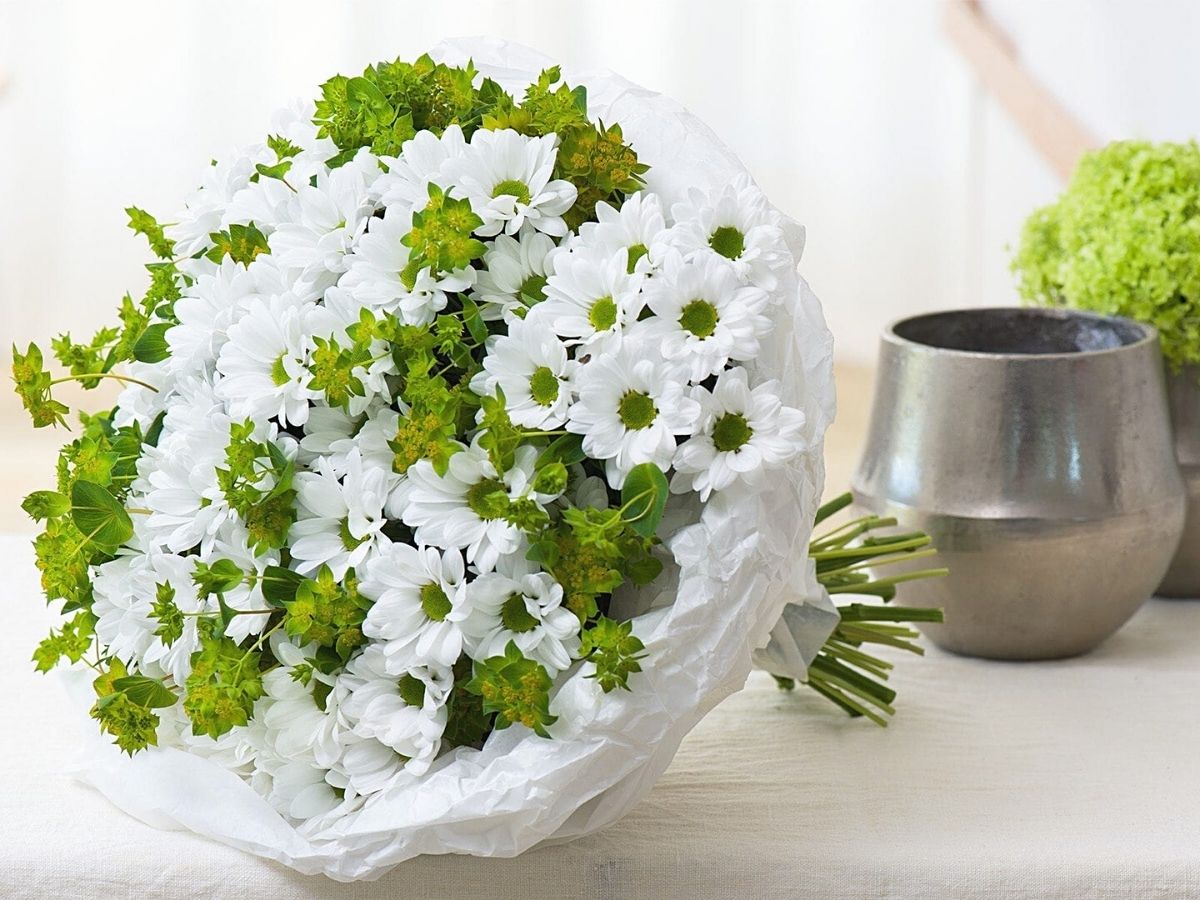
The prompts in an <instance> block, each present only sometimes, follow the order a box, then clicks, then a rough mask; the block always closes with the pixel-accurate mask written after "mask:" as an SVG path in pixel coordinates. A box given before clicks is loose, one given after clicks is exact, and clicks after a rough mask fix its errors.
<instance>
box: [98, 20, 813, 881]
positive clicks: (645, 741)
mask: <svg viewBox="0 0 1200 900" xmlns="http://www.w3.org/2000/svg"><path fill="white" fill-rule="evenodd" d="M433 56H434V57H435V58H437V59H440V60H444V61H446V62H448V63H455V64H463V63H465V62H466V61H467V60H468V59H473V60H474V62H475V65H476V67H477V68H478V69H479V70H480V71H481V72H482V73H483V74H484V75H487V76H490V77H492V78H495V79H496V80H497V81H499V82H500V83H501V84H502V85H503V86H504V87H506V88H508V89H509V90H511V91H514V92H516V93H520V92H522V91H523V90H524V87H525V85H527V84H529V83H530V82H531V81H532V80H533V79H534V78H535V77H536V75H537V73H538V72H539V71H540V70H541V69H543V68H545V67H547V66H549V65H551V61H549V60H547V59H545V58H544V57H542V56H541V55H539V54H537V53H535V52H533V51H531V50H528V49H527V48H524V47H521V46H518V45H514V44H509V43H506V42H500V41H491V40H479V39H475V40H463V41H452V42H447V43H444V44H441V45H439V47H438V48H437V49H436V50H435V51H434V52H433ZM564 77H565V78H566V80H567V81H568V82H569V83H571V84H584V85H586V86H587V89H588V106H589V111H590V114H591V116H592V118H593V119H600V120H602V121H603V122H605V123H612V122H619V123H620V124H621V127H622V129H623V131H624V134H625V137H626V139H627V140H629V141H631V143H632V144H633V146H634V148H635V149H636V150H637V152H638V156H639V158H640V159H641V160H642V161H644V162H646V163H648V164H649V165H650V171H649V173H648V175H647V188H648V189H649V190H652V191H655V192H657V193H659V194H660V195H661V196H662V198H663V201H664V208H670V205H671V204H672V203H674V202H676V201H678V200H680V199H682V198H683V197H684V196H685V195H686V193H687V190H688V189H689V188H691V187H698V188H702V189H705V190H710V189H719V188H721V187H722V186H723V185H725V184H727V183H729V182H730V181H732V180H733V178H734V177H735V176H736V175H738V174H741V173H743V172H744V171H745V169H744V167H743V166H742V164H741V163H740V162H739V161H738V160H737V158H736V157H735V156H734V155H733V154H732V153H731V152H730V151H729V150H728V149H727V148H726V147H725V146H724V145H723V144H722V143H721V142H720V141H719V140H718V139H717V138H716V136H715V135H714V134H713V133H712V132H711V131H710V130H709V129H708V127H707V126H705V125H704V124H703V123H702V122H700V121H699V120H698V119H696V118H695V117H694V116H692V115H691V114H690V113H688V112H687V111H686V110H684V109H683V108H682V107H681V106H679V105H678V104H677V103H675V102H673V101H671V100H669V99H667V98H666V97H663V96H661V95H659V94H655V93H653V92H652V91H648V90H645V89H644V88H640V87H638V86H636V85H634V84H631V83H630V82H628V81H626V80H625V79H623V78H621V77H619V76H617V75H613V74H611V73H608V72H599V73H587V72H574V71H571V70H570V69H566V70H564ZM788 238H789V244H790V245H791V249H792V252H793V254H794V255H795V257H796V258H797V259H799V257H800V253H801V251H802V249H803V244H804V232H803V230H802V229H801V228H800V227H798V226H795V225H789V230H788ZM793 288H794V289H789V290H788V293H789V294H791V295H793V296H794V301H793V302H791V303H785V304H783V305H782V306H781V307H780V308H779V310H778V312H777V313H776V319H777V323H776V324H777V327H776V328H775V330H774V332H773V334H772V336H771V337H770V338H769V339H767V340H766V341H765V342H764V350H763V353H762V356H761V358H760V359H759V360H758V361H757V363H756V365H755V368H756V370H757V374H758V376H759V377H761V378H778V379H779V380H780V381H781V383H782V384H783V387H784V391H783V400H784V402H785V403H787V404H789V405H791V406H794V407H796V408H798V409H800V410H803V412H804V414H805V416H806V419H807V427H806V432H805V437H804V440H805V449H804V453H803V454H801V455H800V456H799V457H798V458H797V460H796V461H795V462H794V463H793V464H792V465H791V466H790V467H789V468H787V469H784V470H781V471H779V472H777V473H773V474H772V483H771V485H770V488H769V489H768V490H766V491H764V492H762V493H760V494H758V495H757V496H754V497H752V498H748V499H747V498H743V499H740V500H737V501H730V500H728V499H727V498H725V497H722V496H721V495H719V494H718V495H715V496H714V497H713V499H712V500H711V501H710V502H709V503H708V504H707V505H706V506H705V507H704V509H703V512H702V514H701V516H700V518H699V521H698V522H697V521H695V519H696V516H695V510H694V507H693V509H692V510H691V512H692V515H691V516H690V522H691V524H683V525H682V526H679V525H676V526H675V527H674V528H672V526H671V522H670V520H669V519H668V520H667V521H665V522H664V528H663V529H662V531H661V533H662V534H663V535H665V536H666V543H667V546H668V547H669V549H670V551H671V553H672V554H673V555H674V559H675V562H676V563H677V567H674V566H669V567H668V572H667V573H665V575H664V578H663V579H662V580H663V582H664V584H665V585H667V586H668V587H664V586H663V585H656V586H655V587H653V588H651V589H650V591H651V593H652V594H653V596H652V597H646V596H633V597H626V598H620V599H619V602H620V603H622V604H623V605H624V606H626V607H627V608H628V609H627V610H624V611H628V612H638V611H639V610H644V611H643V612H641V614H640V615H638V616H637V618H636V620H635V626H634V627H635V633H636V634H637V635H638V636H639V637H640V638H641V639H642V640H643V641H644V642H645V644H646V650H647V653H648V657H647V659H646V660H645V661H644V662H643V667H644V672H643V673H642V674H641V675H635V676H634V677H633V678H632V679H631V687H632V691H628V692H627V691H619V690H618V691H614V692H612V693H610V694H603V693H601V691H600V690H599V688H598V687H597V686H596V682H595V680H594V679H590V678H587V677H585V676H586V674H587V669H588V667H586V666H580V665H577V666H576V667H575V668H574V669H572V670H569V671H568V672H567V673H565V674H564V676H562V677H561V678H560V679H559V683H558V685H557V690H556V693H555V694H554V696H553V700H552V704H551V710H552V712H554V713H555V714H556V715H557V716H558V721H557V722H556V723H555V725H554V726H553V727H552V728H551V733H552V735H553V739H552V740H547V739H545V738H541V737H538V736H536V735H534V734H533V732H531V731H529V730H528V729H526V728H524V727H522V726H513V727H510V728H508V729H506V730H504V731H497V732H495V733H493V734H492V735H491V736H490V737H489V738H488V741H487V743H486V745H485V746H484V747H483V749H482V750H474V749H470V748H459V749H457V750H455V751H452V752H451V753H449V754H447V755H445V756H444V757H442V758H441V759H440V760H439V761H438V762H437V763H436V764H435V765H434V767H433V768H432V769H431V770H430V771H429V772H428V773H427V774H426V775H425V776H424V777H422V778H419V779H417V778H414V779H412V780H411V781H406V782H403V783H400V784H397V785H396V786H394V787H393V788H391V789H390V790H387V791H385V792H384V793H382V794H380V795H378V796H377V797H376V798H375V799H374V800H373V801H372V802H371V803H369V804H368V805H367V806H365V807H364V808H362V809H361V810H359V811H358V812H355V813H352V814H350V815H347V816H344V817H342V818H340V819H338V820H336V821H334V822H332V823H308V824H306V825H305V826H304V827H302V828H297V827H295V826H293V825H292V824H290V823H289V822H287V821H286V820H285V819H284V818H282V817H281V816H280V815H279V814H278V813H277V812H275V810H274V809H273V808H272V807H271V806H270V805H269V804H268V803H267V801H266V800H264V799H263V798H262V797H260V796H259V795H258V794H257V793H255V791H254V790H252V789H251V787H250V786H249V785H248V784H246V783H245V782H243V781H242V780H241V779H240V778H239V777H238V776H237V775H236V774H234V773H233V772H231V771H229V770H227V769H225V768H223V767H221V766H220V765H218V764H216V763H214V762H210V761H208V760H206V759H204V758H202V757H200V756H195V755H192V754H189V753H186V752H183V751H181V750H177V749H171V748H151V749H150V750H148V751H145V752H142V753H139V754H137V755H136V756H134V757H133V758H127V757H126V756H124V755H123V754H121V753H120V752H119V751H118V750H117V749H116V748H115V747H113V746H112V745H111V744H109V743H108V741H107V740H106V739H105V738H103V737H101V736H99V735H98V734H96V733H95V732H94V731H93V730H89V732H88V733H89V737H88V738H87V741H88V745H87V747H86V748H85V751H84V754H83V758H82V761H81V764H80V770H79V776H80V777H81V779H82V780H84V781H85V782H87V783H89V784H91V785H93V786H94V787H95V788H96V789H97V790H99V791H100V792H101V793H102V794H104V795H105V796H106V797H107V798H108V799H109V800H110V801H111V802H112V803H114V804H115V805H116V806H118V807H120V808H121V809H123V810H124V811H126V812H127V813H129V814H131V815H133V816H135V817H137V818H139V819H141V820H143V821H145V822H147V823H148V824H150V825H153V826H155V827H159V828H167V829H179V828H186V829H189V830H191V831H194V832H196V833H198V834H201V835H205V836H207V837H209V838H212V839H214V840H217V841H221V842H222V843H225V844H229V845H231V846H234V847H238V848H241V849H242V850H245V851H248V852H250V853H255V854H258V855H260V856H265V857H270V858H272V859H276V860H279V861H280V862H282V863H284V864H285V865H288V866H291V867H292V868H295V869H298V870H299V871H301V872H305V873H310V874H313V873H324V874H325V875H328V876H329V877H331V878H334V879H337V880H339V881H350V880H356V879H372V878H377V877H378V876H379V875H381V874H382V873H383V872H385V871H387V870H388V869H389V868H391V867H392V866H395V865H396V864H397V863H400V862H402V861H403V860H406V859H409V858H411V857H414V856H417V855H419V854H426V853H431V854H432V853H466V854H472V855H476V856H515V855H516V854H518V853H522V852H524V851H525V850H528V849H530V848H532V847H534V846H536V845H537V844H540V843H543V842H547V841H552V842H558V841H565V840H569V839H572V838H576V837H580V836H582V835H585V834H589V833H591V832H594V831H596V830H598V829H600V828H604V827H605V826H607V825H610V824H612V823H613V822H615V821H616V820H617V819H619V818H620V817H621V816H622V815H624V814H625V813H626V812H628V811H629V809H630V808H631V807H632V806H633V805H634V804H636V803H637V802H638V801H639V800H641V799H642V798H643V797H644V796H645V795H646V794H647V792H648V791H649V790H650V788H651V786H652V785H653V784H654V781H655V780H656V779H657V778H658V776H659V775H660V774H661V773H662V772H663V770H665V769H666V768H667V765H668V764H669V763H670V761H671V758H672V757H673V756H674V755H675V751H676V750H677V748H678V747H679V743H680V741H681V740H682V739H683V737H684V735H686V734H687V733H688V731H690V730H691V729H692V727H694V726H695V725H696V723H697V722H699V721H700V719H701V718H702V717H703V716H704V715H705V714H706V713H707V712H708V711H709V710H710V709H712V707H714V706H715V705H716V704H717V703H719V702H720V701H721V700H723V699H724V698H725V697H727V696H729V695H730V694H732V693H733V692H735V691H737V690H740V689H741V688H742V687H743V685H744V684H745V681H746V677H747V675H748V674H749V672H750V668H751V660H752V658H753V660H754V661H755V662H756V663H757V664H758V665H760V666H762V667H765V668H769V669H770V670H771V671H773V672H775V673H778V674H790V675H793V676H795V677H803V675H804V671H805V666H806V665H807V664H808V663H809V662H810V661H811V660H812V657H813V655H814V654H815V653H816V651H817V650H818V649H819V648H820V646H821V644H822V643H823V642H824V640H825V638H826V637H827V636H828V634H829V632H830V630H831V629H832V627H833V625H834V624H835V623H836V621H837V614H836V612H834V610H833V605H832V603H830V601H829V598H828V596H827V595H826V594H825V593H824V591H823V590H822V589H821V587H820V586H819V585H818V584H817V582H816V578H815V575H814V569H813V566H812V563H811V561H809V560H808V558H807V552H806V551H807V546H808V541H809V538H810V531H811V527H812V520H813V515H814V512H815V510H816V507H817V504H818V502H819V498H820V495H821V489H822V486H823V482H824V467H823V463H822V459H821V451H822V439H823V436H824V433H825V429H826V427H827V425H828V424H829V422H830V420H831V419H832V417H833V410H834V391H833V376H832V366H831V354H832V343H833V342H832V337H831V335H830V333H829V330H828V329H827V328H826V326H825V323H824V319H823V317H822V315H821V308H820V305H819V303H818V301H817V298H816V297H815V296H814V295H813V293H812V292H811V291H810V290H809V288H808V285H807V284H806V283H805V282H804V280H803V279H801V278H800V277H799V276H798V275H797V276H795V278H794V285H793ZM672 505H675V503H674V501H673V504H672ZM679 505H680V506H682V507H684V509H683V510H682V511H679V510H676V512H675V515H674V519H675V521H676V522H677V523H678V522H679V521H680V518H681V517H682V518H683V519H684V520H685V521H687V520H689V517H688V515H687V514H688V510H687V509H686V502H680V504H679ZM785 606H786V614H785ZM768 643H769V646H767V645H768ZM82 684H83V686H84V691H83V693H84V694H87V693H90V692H89V691H88V690H87V688H86V679H83V681H82ZM85 702H88V703H90V699H86V700H85Z"/></svg>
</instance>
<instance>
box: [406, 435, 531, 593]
mask: <svg viewBox="0 0 1200 900" xmlns="http://www.w3.org/2000/svg"><path fill="white" fill-rule="evenodd" d="M536 460H537V449H536V448H534V447H532V446H529V445H525V446H522V447H518V448H517V452H516V460H515V462H514V464H513V467H512V468H511V469H509V470H508V471H507V472H504V473H499V472H497V471H496V468H495V466H493V465H492V461H491V460H490V459H489V458H488V455H487V451H486V450H484V449H483V448H482V447H480V446H479V441H478V438H477V439H476V440H475V441H473V442H472V443H471V446H469V447H463V448H462V449H461V450H460V451H458V452H457V453H455V454H454V455H453V456H451V457H450V464H449V468H448V469H447V470H446V474H445V475H444V476H443V475H438V474H437V472H435V471H434V469H433V464H432V463H430V461H429V460H427V459H422V460H420V461H418V462H417V463H416V464H414V465H413V466H411V467H410V468H409V470H408V478H407V480H406V481H405V482H404V484H403V485H401V487H400V489H399V491H398V497H399V499H398V500H397V505H398V506H400V508H401V510H402V517H403V519H404V524H405V525H408V526H410V527H411V528H414V529H416V531H415V539H416V541H417V543H419V544H431V545H433V546H435V547H442V548H444V549H449V548H451V547H457V548H463V549H465V550H466V555H467V561H468V562H471V563H474V564H475V567H476V568H477V569H478V570H479V571H481V572H488V571H491V570H492V569H493V568H495V566H496V561H497V560H498V559H499V558H500V556H501V555H502V554H506V553H515V552H516V551H517V550H518V548H520V547H521V545H522V542H523V535H522V532H521V529H519V528H518V527H517V526H516V525H513V524H512V523H511V522H509V521H508V520H507V519H505V518H504V517H503V516H502V515H501V514H500V513H499V512H498V511H497V505H496V502H495V501H496V499H497V498H498V497H500V495H503V496H505V497H507V498H509V499H515V498H517V497H523V496H527V495H528V496H531V497H533V498H534V499H535V500H537V501H538V502H539V503H547V502H549V501H550V499H552V498H549V497H547V496H545V495H542V494H537V493H534V492H533V487H532V486H533V479H534V475H535V472H534V463H535V462H536Z"/></svg>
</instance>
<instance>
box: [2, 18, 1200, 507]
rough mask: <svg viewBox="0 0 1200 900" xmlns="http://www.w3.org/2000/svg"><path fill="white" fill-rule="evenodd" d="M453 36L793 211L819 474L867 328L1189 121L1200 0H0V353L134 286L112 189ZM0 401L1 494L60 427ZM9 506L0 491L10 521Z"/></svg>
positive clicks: (193, 174)
mask: <svg viewBox="0 0 1200 900" xmlns="http://www.w3.org/2000/svg"><path fill="white" fill-rule="evenodd" d="M464 34H492V35H497V36H501V37H506V38H510V39H513V40H517V41H520V42H522V43H525V44H528V45H530V46H533V47H535V48H537V49H539V50H541V51H543V52H544V53H546V54H548V55H550V56H552V57H555V58H557V59H559V60H561V61H563V62H565V63H568V64H571V65H574V66H577V67H581V68H611V69H614V70H617V71H619V72H621V73H622V74H624V75H625V76H627V77H628V78H630V79H631V80H633V81H636V82H640V83H642V84H644V85H646V86H648V87H650V88H653V89H655V90H659V91H663V92H666V93H668V94H670V95H672V96H674V97H675V98H676V99H678V100H679V101H681V102H682V103H684V104H685V105H686V106H688V107H690V108H691V109H692V110H693V111H694V112H696V113H697V114H698V115H700V116H701V117H702V118H703V119H705V120H706V121H707V122H708V123H709V124H710V125H711V126H712V127H713V128H714V129H715V130H716V131H717V133H718V134H720V135H721V136H722V138H723V139H724V140H725V141H727V142H728V143H729V144H730V145H731V146H732V147H733V149H734V150H735V151H736V152H737V153H738V154H739V155H740V156H741V158H742V159H743V160H744V161H745V163H746V165H747V166H748V167H749V169H750V170H751V172H753V174H754V175H755V177H756V178H757V180H758V181H759V183H760V184H761V186H762V187H763V188H764V190H765V191H766V192H767V194H768V196H769V197H770V198H771V199H772V200H773V201H774V203H775V204H776V205H777V206H779V207H780V208H781V209H782V210H784V211H785V212H786V213H788V214H789V215H791V216H792V217H794V218H795V219H797V220H798V221H800V222H802V223H803V224H804V225H806V226H807V229H808V245H807V249H806V251H805V256H804V259H803V260H802V263H801V271H802V272H803V274H804V275H805V276H806V277H807V278H808V279H809V281H810V282H811V284H812V285H813V287H814V288H815V290H816V291H817V294H818V295H819V296H820V297H821V299H822V301H823V303H824V307H825V314H826V317H827V318H828V320H829V324H830V327H831V328H832V330H833V332H834V335H835V338H836V341H837V354H838V362H839V386H840V393H841V409H842V412H841V415H840V418H839V422H838V425H837V428H836V430H835V432H834V434H833V436H832V438H831V444H830V452H829V459H830V483H831V486H832V487H834V488H836V489H840V488H841V486H842V485H844V484H845V482H846V479H847V478H848V477H849V472H850V470H851V468H852V466H853V464H854V462H855V457H856V455H857V440H858V438H859V436H860V433H861V424H862V421H863V420H864V419H865V417H866V413H867V407H868V405H869V393H870V390H869V389H870V380H871V375H870V365H871V362H872V359H873V357H874V353H875V343H876V336H877V334H878V331H879V329H880V328H881V327H882V326H883V325H885V324H886V323H887V322H889V321H891V320H892V319H895V318H897V317H899V316H902V315H905V314H907V313H912V312H918V311H922V310H927V309H931V308H939V307H942V308H945V307H956V306H965V305H1007V304H1011V303H1014V302H1016V298H1015V294H1014V291H1013V289H1012V280H1011V277H1010V275H1009V272H1008V250H1007V247H1008V245H1009V244H1011V243H1013V242H1015V240H1016V238H1017V235H1018V233H1019V229H1020V224H1021V222H1022V220H1023V219H1024V217H1025V216H1026V215H1027V214H1028V213H1029V212H1030V211H1031V210H1032V209H1033V208H1034V207H1036V206H1038V205H1040V204H1043V203H1045V202H1047V201H1049V200H1050V199H1052V198H1053V196H1054V195H1055V194H1056V193H1057V192H1058V190H1060V188H1061V186H1062V184H1063V181H1064V176H1065V174H1066V173H1067V172H1069V170H1070V167H1071V165H1072V164H1073V162H1074V159H1075V158H1076V157H1077V155H1078V153H1079V152H1080V151H1081V150H1082V149H1083V148H1084V147H1086V146H1088V145H1091V144H1095V143H1100V142H1104V141H1107V140H1111V139H1115V138H1120V137H1131V136H1137V137H1148V138H1155V139H1185V138H1188V137H1191V136H1193V135H1195V134H1196V133H1197V131H1200V106H1197V104H1196V102H1195V99H1194V89H1195V85H1196V84H1198V83H1200V55H1198V54H1196V53H1195V49H1194V45H1195V43H1196V40H1197V38H1200V4H1196V3H1194V2H1192V0H992V2H983V3H971V2H959V0H954V2H947V0H891V2H888V0H649V2H648V0H605V2H578V3H564V2H561V0H492V2H468V0H457V2H456V0H434V2H428V3H424V4H419V3H414V2H406V3H397V2H394V0H391V2H387V0H320V2H312V0H255V2H252V3H251V2H245V0H205V2H203V3H200V2H173V3H163V2H161V0H122V2H120V3H105V4H99V3H92V2H83V0H78V2H71V0H37V2H30V0H26V2H9V0H0V362H3V364H4V367H5V369H6V370H7V359H6V357H7V354H8V348H9V346H10V345H11V344H12V343H13V342H19V343H21V344H22V345H24V343H26V342H28V341H29V340H32V339H36V340H38V341H42V340H44V339H48V338H49V337H50V336H51V335H52V334H54V333H57V332H59V331H62V330H64V329H67V328H69V329H70V330H71V331H72V332H77V333H80V334H82V333H84V332H87V331H90V330H91V329H93V328H94V327H96V326H97V325H99V324H101V323H103V322H106V321H107V320H108V319H109V318H110V317H111V315H112V310H113V309H114V307H115V304H116V303H117V301H118V300H119V298H120V296H121V295H122V294H123V293H124V292H125V291H126V290H131V291H134V292H135V293H136V292H138V291H140V290H141V289H142V287H143V284H144V280H145V279H144V271H143V270H142V268H141V266H142V264H143V263H144V262H145V261H146V253H145V250H144V247H143V244H142V242H141V240H140V239H138V238H136V237H135V236H134V235H132V234H131V233H130V232H128V231H127V230H126V229H125V221H126V217H125V214H124V212H123V209H124V207H126V206H129V205H137V206H141V207H144V208H146V209H148V210H150V211H151V212H152V213H155V214H156V215H158V216H159V217H160V218H162V219H164V220H168V219H170V216H171V214H172V212H173V211H174V210H175V209H176V208H177V207H178V206H179V203H180V201H181V200H182V198H183V196H184V195H185V193H186V192H187V191H188V190H189V188H191V187H192V186H193V184H194V183H195V181H196V180H197V175H198V173H199V172H200V171H201V168H202V167H203V166H204V165H205V164H206V163H207V162H208V161H209V160H210V159H211V158H212V157H214V156H219V155H222V154H224V153H225V152H227V150H228V149H229V148H230V147H231V146H233V145H235V144H238V143H244V142H249V141H254V140H259V139H261V138H262V137H263V136H264V135H265V133H266V132H265V129H266V127H267V121H268V116H269V114H270V112H271V111H272V110H273V109H274V108H276V107H278V106H280V105H282V104H283V103H284V102H285V101H286V100H287V99H288V98H291V97H293V96H313V95H315V92H316V87H317V85H319V84H320V83H321V82H322V81H323V80H324V79H325V78H327V77H328V76H329V75H331V74H333V73H336V72H346V73H353V72H357V71H360V70H361V69H362V68H363V67H365V65H367V64H368V63H370V62H373V61H376V60H378V59H383V58H394V57H396V56H405V57H412V56H415V55H417V54H419V53H421V52H423V51H424V50H426V49H428V48H429V47H431V46H432V45H433V44H435V43H437V42H438V41H439V40H441V39H442V38H444V37H450V36H458V35H464ZM15 407H16V404H15V400H14V399H13V398H12V396H11V392H10V391H8V390H7V389H5V390H4V391H2V392H0V462H2V463H7V464H6V465H3V466H2V467H0V489H3V488H4V485H5V484H7V485H9V486H11V488H12V489H13V490H19V491H21V492H23V491H26V490H30V489H32V487H33V486H35V485H36V483H37V481H38V480H39V479H40V476H41V475H42V473H48V472H49V469H50V465H51V463H52V460H50V459H46V458H44V457H46V455H47V454H48V453H49V449H52V448H53V446H54V445H55V444H56V442H57V437H56V436H46V435H34V434H33V433H32V432H31V430H30V429H29V428H28V426H27V424H26V423H25V422H24V421H23V420H21V419H20V418H19V417H18V416H17V413H18V412H19V410H18V409H16V408H15ZM58 437H60V436H58ZM6 457H7V458H6ZM13 507H14V504H13V503H12V502H9V498H8V497H7V496H4V495H0V530H3V529H4V528H5V527H6V526H11V527H18V523H19V522H20V515H21V514H20V512H19V511H15V513H14V512H13ZM21 527H23V525H22V526H21Z"/></svg>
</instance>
